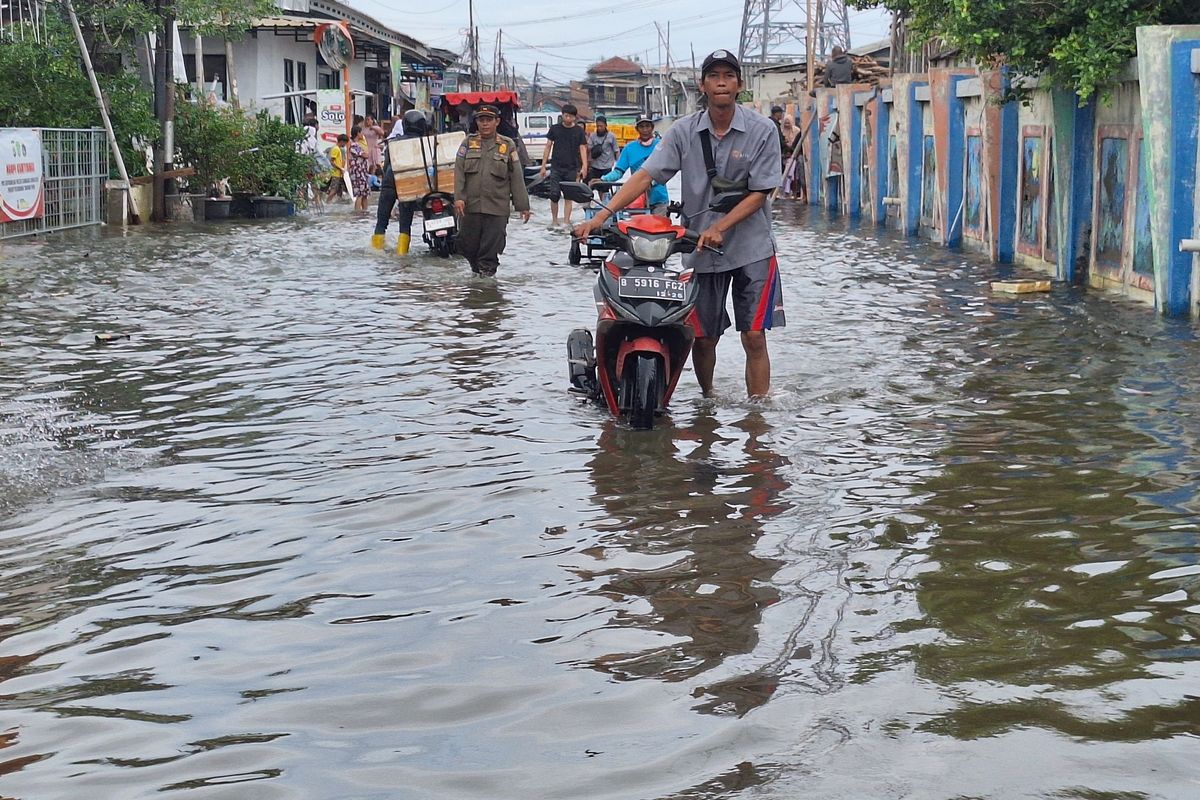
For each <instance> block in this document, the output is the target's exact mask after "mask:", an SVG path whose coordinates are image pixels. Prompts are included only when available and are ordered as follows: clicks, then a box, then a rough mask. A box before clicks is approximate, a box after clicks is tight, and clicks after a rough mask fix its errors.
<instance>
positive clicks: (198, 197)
mask: <svg viewBox="0 0 1200 800" xmlns="http://www.w3.org/2000/svg"><path fill="white" fill-rule="evenodd" d="M207 199H208V198H207V197H206V196H205V195H202V194H189V195H188V202H189V203H190V204H191V206H192V222H204V220H205V218H206V217H207V216H208V212H207V211H206V210H205V208H204V201H205V200H207Z"/></svg>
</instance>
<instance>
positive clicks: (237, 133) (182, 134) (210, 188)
mask: <svg viewBox="0 0 1200 800" xmlns="http://www.w3.org/2000/svg"><path fill="white" fill-rule="evenodd" d="M245 129H246V119H245V117H244V116H243V115H242V114H241V113H240V112H238V111H236V110H234V109H232V108H221V107H218V106H215V105H212V104H210V103H206V102H204V101H203V100H202V101H200V102H198V103H193V102H191V101H190V100H188V99H187V98H186V97H185V96H181V97H180V98H179V100H178V102H177V103H176V105H175V149H176V158H177V160H178V161H179V162H180V163H182V164H186V165H188V166H191V167H193V168H194V169H195V170H196V171H195V174H193V175H192V176H191V177H190V178H189V179H188V185H189V186H190V187H191V188H193V189H194V190H196V191H194V192H193V194H196V195H203V196H204V197H205V198H206V199H205V201H204V203H205V217H206V218H207V219H227V218H228V217H229V210H230V199H229V197H227V196H226V195H225V193H224V192H223V191H222V182H223V181H224V180H225V178H227V177H228V176H229V175H230V173H231V172H232V171H233V169H234V165H235V163H236V159H237V156H238V151H239V149H240V147H241V146H242V142H243V141H244V140H245V138H246V137H245V136H244V133H245Z"/></svg>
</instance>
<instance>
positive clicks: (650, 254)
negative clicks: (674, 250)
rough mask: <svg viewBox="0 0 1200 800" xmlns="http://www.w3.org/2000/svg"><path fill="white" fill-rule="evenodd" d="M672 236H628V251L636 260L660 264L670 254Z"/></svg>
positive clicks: (673, 239)
mask: <svg viewBox="0 0 1200 800" xmlns="http://www.w3.org/2000/svg"><path fill="white" fill-rule="evenodd" d="M673 241H675V237H674V236H637V235H633V236H630V237H629V250H630V253H631V254H632V255H633V257H634V258H636V259H637V260H638V261H651V262H653V263H655V264H660V263H662V262H663V261H666V260H667V256H669V255H670V254H671V242H673Z"/></svg>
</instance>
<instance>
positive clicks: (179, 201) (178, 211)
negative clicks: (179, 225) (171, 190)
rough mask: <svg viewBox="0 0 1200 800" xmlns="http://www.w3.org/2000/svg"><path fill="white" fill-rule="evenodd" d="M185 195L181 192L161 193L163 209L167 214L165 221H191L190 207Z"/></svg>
mask: <svg viewBox="0 0 1200 800" xmlns="http://www.w3.org/2000/svg"><path fill="white" fill-rule="evenodd" d="M185 197H186V196H185V195H182V194H168V195H163V209H164V210H165V213H166V216H167V218H166V221H167V222H191V221H192V209H191V207H190V206H188V204H187V203H186V202H185Z"/></svg>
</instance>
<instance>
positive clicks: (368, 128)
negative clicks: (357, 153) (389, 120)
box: [363, 114, 387, 172]
mask: <svg viewBox="0 0 1200 800" xmlns="http://www.w3.org/2000/svg"><path fill="white" fill-rule="evenodd" d="M363 138H364V139H366V141H367V161H368V162H369V164H370V167H371V171H372V172H374V171H375V170H377V169H379V168H380V167H382V166H383V151H382V149H381V148H380V143H381V142H382V141H383V140H384V139H386V138H387V134H386V133H384V131H383V128H381V127H380V126H379V123H378V122H376V121H375V117H374V116H373V115H371V114H367V117H366V119H364V120H363Z"/></svg>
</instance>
